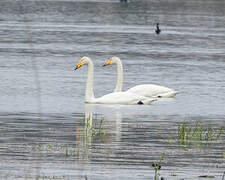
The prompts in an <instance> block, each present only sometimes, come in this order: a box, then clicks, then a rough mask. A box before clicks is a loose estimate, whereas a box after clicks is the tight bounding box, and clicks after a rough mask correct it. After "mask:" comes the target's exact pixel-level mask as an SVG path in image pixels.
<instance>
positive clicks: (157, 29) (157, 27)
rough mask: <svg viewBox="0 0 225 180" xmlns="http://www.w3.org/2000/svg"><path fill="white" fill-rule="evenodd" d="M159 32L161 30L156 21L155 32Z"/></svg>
mask: <svg viewBox="0 0 225 180" xmlns="http://www.w3.org/2000/svg"><path fill="white" fill-rule="evenodd" d="M160 32H161V29H159V23H157V24H156V30H155V33H156V34H160Z"/></svg>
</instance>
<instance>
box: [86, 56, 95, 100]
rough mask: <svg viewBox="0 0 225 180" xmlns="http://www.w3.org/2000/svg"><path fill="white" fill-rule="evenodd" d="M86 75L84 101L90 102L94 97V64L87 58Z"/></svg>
mask: <svg viewBox="0 0 225 180" xmlns="http://www.w3.org/2000/svg"><path fill="white" fill-rule="evenodd" d="M87 65H88V76H87V83H86V92H85V102H90V101H91V100H92V99H93V98H94V91H93V85H94V83H93V79H94V65H93V62H92V61H91V60H88V63H87Z"/></svg>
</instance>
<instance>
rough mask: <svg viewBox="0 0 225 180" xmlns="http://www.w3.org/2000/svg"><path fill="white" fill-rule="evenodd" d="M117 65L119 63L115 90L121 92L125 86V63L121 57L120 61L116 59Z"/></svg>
mask: <svg viewBox="0 0 225 180" xmlns="http://www.w3.org/2000/svg"><path fill="white" fill-rule="evenodd" d="M116 65H117V83H116V88H115V90H114V92H121V91H122V87H123V65H122V63H121V61H120V60H119V59H118V61H116Z"/></svg>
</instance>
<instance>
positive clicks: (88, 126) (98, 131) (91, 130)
mask: <svg viewBox="0 0 225 180" xmlns="http://www.w3.org/2000/svg"><path fill="white" fill-rule="evenodd" d="M84 119H85V131H86V136H87V137H89V136H91V137H96V136H98V137H104V136H105V135H106V133H107V132H106V130H103V122H104V118H101V119H100V123H99V127H97V121H98V119H95V123H94V125H93V123H92V118H91V117H90V116H87V117H85V115H84Z"/></svg>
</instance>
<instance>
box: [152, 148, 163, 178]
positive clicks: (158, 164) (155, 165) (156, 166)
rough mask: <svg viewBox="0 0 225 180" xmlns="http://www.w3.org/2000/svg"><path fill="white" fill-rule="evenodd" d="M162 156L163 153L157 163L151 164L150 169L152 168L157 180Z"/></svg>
mask: <svg viewBox="0 0 225 180" xmlns="http://www.w3.org/2000/svg"><path fill="white" fill-rule="evenodd" d="M164 156H165V153H164V152H163V153H162V154H161V157H160V160H159V162H154V163H152V167H153V168H154V170H155V176H154V177H155V179H157V178H158V176H159V170H160V169H161V164H162V162H163V160H164Z"/></svg>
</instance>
